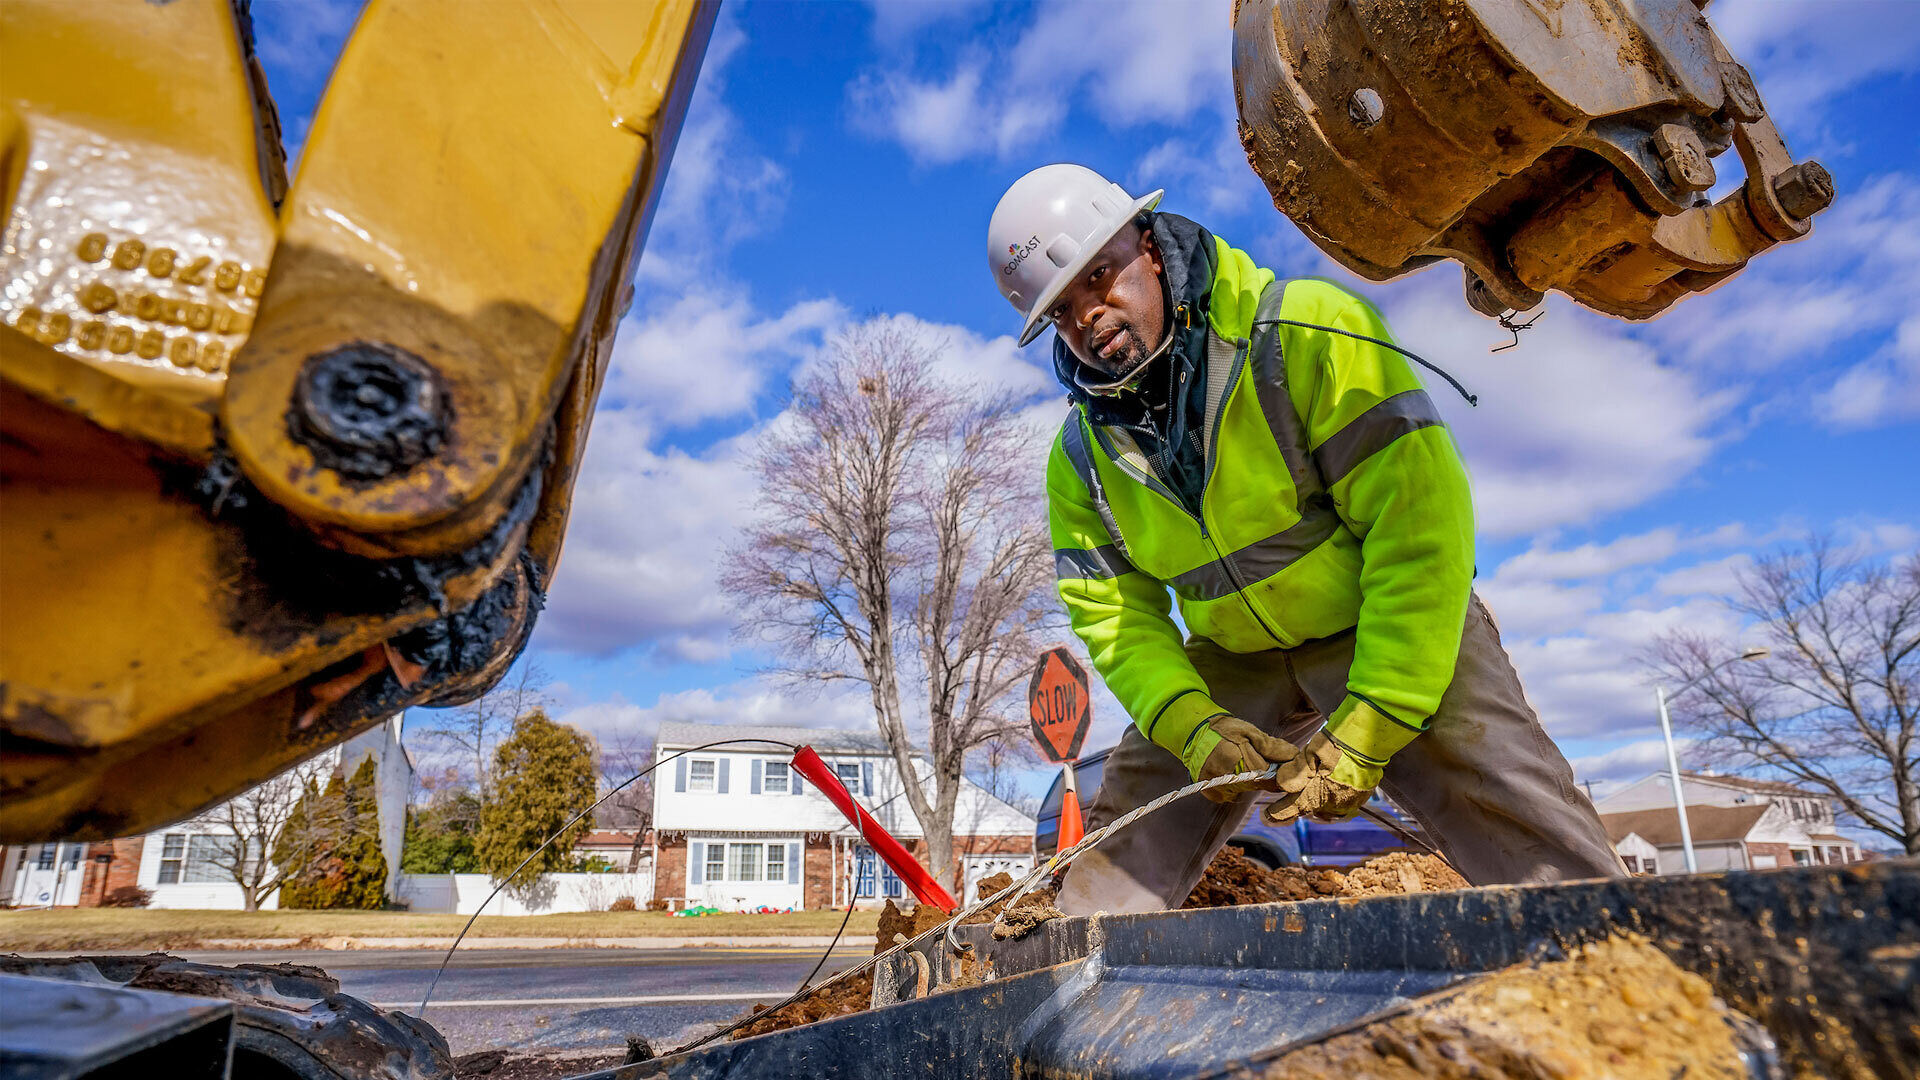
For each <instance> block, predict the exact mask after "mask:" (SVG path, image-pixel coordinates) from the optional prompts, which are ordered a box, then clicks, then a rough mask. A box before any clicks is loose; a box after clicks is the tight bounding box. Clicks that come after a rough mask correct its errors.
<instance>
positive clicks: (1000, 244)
mask: <svg viewBox="0 0 1920 1080" xmlns="http://www.w3.org/2000/svg"><path fill="white" fill-rule="evenodd" d="M1163 194H1165V192H1164V191H1154V192H1152V193H1151V194H1148V195H1146V196H1143V197H1141V198H1138V199H1136V198H1134V197H1133V196H1131V195H1129V194H1127V192H1126V189H1125V188H1122V187H1121V186H1120V185H1119V184H1116V183H1114V182H1112V181H1110V180H1108V179H1107V178H1106V177H1104V176H1101V175H1100V174H1099V173H1097V172H1094V171H1093V170H1092V169H1089V168H1086V167H1085V166H1082V165H1043V166H1041V167H1040V168H1038V169H1035V170H1033V171H1032V172H1030V173H1028V174H1027V175H1025V176H1023V177H1021V178H1020V179H1018V180H1015V181H1014V182H1013V186H1012V187H1010V188H1008V189H1007V193H1006V194H1005V195H1002V196H1000V205H998V206H996V207H994V208H993V220H992V221H990V222H988V223H987V265H988V266H989V267H990V268H991V269H992V271H993V280H994V283H995V284H997V285H999V286H1000V295H1001V296H1004V297H1006V298H1007V302H1008V303H1010V304H1012V305H1013V309H1014V310H1015V311H1018V312H1019V313H1020V315H1021V317H1022V318H1024V319H1025V320H1026V323H1025V324H1024V325H1023V326H1022V327H1021V328H1020V344H1022V345H1025V344H1027V343H1028V342H1031V341H1032V340H1033V339H1034V338H1036V337H1039V336H1040V331H1041V330H1042V329H1044V328H1045V327H1046V321H1047V309H1048V308H1051V307H1052V306H1053V304H1054V301H1056V300H1058V299H1059V298H1060V293H1061V292H1062V291H1063V290H1065V289H1066V287H1067V283H1068V282H1070V281H1072V280H1073V279H1074V278H1075V277H1077V276H1079V274H1080V271H1081V270H1083V269H1085V268H1086V265H1087V263H1089V262H1091V261H1092V260H1093V257H1094V255H1095V254H1097V253H1098V252H1099V251H1100V249H1101V248H1103V247H1106V246H1107V241H1109V240H1111V239H1113V238H1114V236H1115V235H1116V234H1117V233H1119V231H1120V230H1121V229H1122V228H1125V227H1126V224H1127V223H1128V222H1130V221H1132V220H1133V217H1134V215H1135V214H1138V213H1139V212H1140V211H1142V210H1151V209H1153V208H1154V207H1155V206H1158V205H1159V204H1160V196H1161V195H1163Z"/></svg>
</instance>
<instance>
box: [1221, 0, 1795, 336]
mask: <svg viewBox="0 0 1920 1080" xmlns="http://www.w3.org/2000/svg"><path fill="white" fill-rule="evenodd" d="M1702 7H1704V3H1701V4H1695V3H1693V2H1691V0H1238V2H1237V3H1236V6H1235V9H1234V54H1233V78H1234V88H1235V92H1236V95H1237V97H1238V100H1239V108H1240V139H1241V142H1242V144H1243V145H1244V146H1245V148H1246V152H1247V160H1248V162H1249V163H1250V164H1252V166H1253V170H1254V172H1256V173H1258V174H1259V175H1260V178H1261V179H1262V180H1263V181H1265V182H1266V185H1267V189H1268V191H1269V192H1270V193H1271V194H1272V195H1273V202H1274V205H1275V206H1276V207H1278V208H1279V209H1280V211H1281V212H1282V213H1284V214H1286V215H1287V216H1288V217H1290V218H1292V219H1293V220H1294V222H1295V223H1296V224H1298V225H1299V226H1300V229H1301V231H1303V232H1305V233H1306V234H1307V236H1308V237H1309V238H1310V239H1312V240H1313V242H1314V243H1315V244H1317V245H1319V247H1320V249H1321V250H1322V251H1325V252H1326V253H1327V254H1328V255H1330V256H1332V257H1333V258H1334V259H1336V260H1338V261H1339V262H1340V264H1341V265H1343V266H1345V267H1346V268H1348V269H1349V270H1352V271H1353V272H1354V273H1356V274H1359V275H1361V276H1363V277H1366V278H1370V279H1372V280H1375V281H1384V280H1387V279H1389V278H1393V277H1397V276H1399V275H1401V274H1404V273H1407V272H1408V271H1411V270H1415V269H1418V268H1419V267H1422V266H1425V265H1428V264H1430V263H1432V262H1435V261H1437V260H1440V259H1454V260H1457V261H1458V262H1460V263H1461V264H1462V265H1463V266H1464V267H1465V270H1466V290H1467V300H1468V302H1469V303H1471V304H1472V305H1473V307H1474V308H1475V309H1476V310H1478V311H1480V312H1482V313H1484V314H1488V315H1500V314H1502V313H1504V312H1506V311H1509V310H1524V309H1527V308H1531V307H1534V306H1535V305H1537V304H1539V303H1540V302H1541V301H1542V300H1543V299H1545V295H1546V293H1547V292H1548V291H1550V290H1555V289H1557V290H1559V291H1561V292H1563V293H1566V294H1567V295H1568V296H1571V297H1572V298H1573V299H1575V300H1577V301H1579V302H1580V303H1582V304H1585V305H1586V306H1588V307H1591V308H1595V309H1597V310H1599V311H1604V312H1606V313H1607V314H1609V315H1616V316H1620V317H1622V318H1627V319H1650V318H1653V317H1654V316H1656V315H1658V314H1660V313H1661V312H1662V311H1665V310H1666V309H1667V308H1668V307H1670V306H1671V305H1672V304H1673V303H1674V302H1675V301H1677V300H1679V299H1681V298H1682V297H1684V296H1686V295H1687V294H1689V293H1695V292H1704V291H1706V290H1708V289H1711V288H1713V287H1714V286H1715V285H1718V284H1719V283H1720V282H1722V281H1725V280H1726V279H1727V278H1729V277H1731V276H1733V275H1734V274H1736V273H1739V272H1740V270H1741V269H1742V268H1743V267H1745V266H1746V264H1747V260H1748V259H1751V258H1752V257H1754V256H1755V255H1758V254H1760V253H1761V252H1763V251H1765V250H1767V249H1768V248H1770V247H1772V246H1773V245H1774V244H1777V243H1781V242H1783V241H1787V240H1794V239H1797V238H1799V237H1801V236H1804V235H1806V234H1807V232H1808V230H1809V229H1811V228H1812V221H1811V220H1810V219H1811V218H1812V217H1813V215H1814V214H1816V213H1818V212H1819V211H1821V210H1823V209H1825V208H1826V207H1827V205H1828V204H1829V203H1831V202H1832V201H1833V181H1832V179H1831V178H1830V177H1829V176H1828V175H1827V171H1826V170H1825V169H1823V168H1821V167H1820V165H1819V164H1818V163H1817V162H1811V161H1809V162H1802V163H1798V164H1796V163H1795V162H1794V161H1793V159H1792V157H1791V156H1790V155H1789V154H1788V153H1787V148H1786V145H1785V144H1784V143H1783V142H1782V141H1781V138H1780V133H1779V132H1778V131H1777V130H1776V129H1775V128H1774V125H1773V121H1772V120H1770V119H1769V118H1768V117H1767V111H1766V106H1765V105H1764V104H1763V103H1762V102H1761V100H1760V94H1759V92H1758V91H1757V90H1756V89H1755V88H1754V84H1753V78H1752V76H1751V75H1750V74H1749V73H1748V72H1747V70H1746V69H1745V68H1744V67H1742V66H1740V64H1739V62H1738V61H1736V60H1735V59H1734V58H1733V56H1732V55H1731V54H1729V53H1728V52H1727V50H1726V47H1725V46H1723V45H1722V44H1721V43H1720V39H1719V38H1718V37H1716V36H1715V35H1714V32H1713V28H1712V27H1711V26H1709V25H1708V23H1707V19H1706V16H1705V14H1704V13H1703V12H1702V10H1701V8H1702ZM1730 147H1731V148H1732V149H1734V150H1735V151H1737V153H1738V155H1739V159H1740V163H1741V165H1742V166H1743V168H1744V170H1745V178H1744V180H1743V181H1742V182H1741V183H1740V184H1738V186H1735V187H1733V188H1732V189H1731V190H1729V191H1727V192H1726V194H1724V195H1722V196H1721V197H1720V198H1719V199H1718V200H1717V201H1710V200H1709V198H1708V192H1709V191H1711V190H1712V189H1714V188H1715V187H1716V185H1717V183H1718V181H1719V180H1720V179H1721V178H1720V176H1719V173H1718V171H1717V170H1716V167H1715V159H1716V157H1717V156H1718V155H1720V154H1722V153H1723V152H1725V151H1726V150H1727V149H1729V148H1730Z"/></svg>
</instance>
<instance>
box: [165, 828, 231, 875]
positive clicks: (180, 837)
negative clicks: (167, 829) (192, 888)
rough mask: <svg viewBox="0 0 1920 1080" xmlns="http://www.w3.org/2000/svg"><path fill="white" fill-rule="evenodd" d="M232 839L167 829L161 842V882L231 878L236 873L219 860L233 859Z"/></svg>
mask: <svg viewBox="0 0 1920 1080" xmlns="http://www.w3.org/2000/svg"><path fill="white" fill-rule="evenodd" d="M233 843H234V838H233V837H231V836H219V835H208V834H200V835H196V836H188V835H187V834H185V833H168V834H167V835H166V837H165V838H164V839H163V840H162V841H161V843H160V877H159V879H158V880H159V883H160V884H162V885H179V884H183V883H184V884H188V885H205V884H208V883H211V882H219V881H232V880H233V874H232V873H230V872H229V871H228V870H227V868H226V867H224V866H222V865H220V863H219V861H218V860H221V859H227V860H228V861H231V859H229V858H228V856H229V852H230V850H231V848H232V846H233Z"/></svg>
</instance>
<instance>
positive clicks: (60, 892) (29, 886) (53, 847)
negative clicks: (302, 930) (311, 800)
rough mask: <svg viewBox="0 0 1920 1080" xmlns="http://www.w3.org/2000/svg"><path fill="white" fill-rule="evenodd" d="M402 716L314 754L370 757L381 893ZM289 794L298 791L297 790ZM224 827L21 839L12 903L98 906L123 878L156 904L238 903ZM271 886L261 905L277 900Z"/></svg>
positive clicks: (400, 769)
mask: <svg viewBox="0 0 1920 1080" xmlns="http://www.w3.org/2000/svg"><path fill="white" fill-rule="evenodd" d="M401 723H402V718H401V717H399V716H395V717H392V718H390V719H389V720H387V721H386V722H385V723H383V724H379V725H376V726H374V727H372V728H369V729H367V730H366V731H363V732H361V733H360V734H358V735H356V736H354V737H353V738H351V739H349V740H347V741H346V742H344V743H342V744H341V745H339V746H338V747H335V748H333V749H330V750H327V751H325V753H324V754H323V755H322V756H321V757H320V758H319V759H318V760H319V761H321V762H323V763H327V762H330V763H331V764H332V765H333V766H334V767H335V768H339V767H342V765H344V768H345V769H346V771H347V772H349V773H351V772H352V770H354V769H357V768H359V767H360V762H361V761H362V760H364V759H366V758H367V757H369V756H371V757H372V758H373V759H374V775H375V777H376V778H377V781H378V787H377V789H376V796H375V801H376V804H377V805H378V807H379V813H380V849H381V851H382V852H383V853H384V854H385V855H386V857H387V881H388V883H389V892H391V891H392V889H393V887H394V886H396V885H397V883H398V880H399V875H400V843H401V839H402V837H403V836H404V835H405V832H406V810H407V798H408V795H409V790H410V788H411V787H412V784H413V764H412V762H411V761H410V760H409V759H408V757H407V754H406V751H405V750H404V749H403V748H402V747H401V745H400V730H401ZM294 797H296V798H297V797H298V796H297V793H296V795H295V796H294ZM231 835H232V832H231V831H230V830H229V829H228V828H227V826H226V825H225V823H224V822H223V821H222V818H221V809H220V808H219V807H215V808H213V809H212V810H209V811H208V812H207V813H205V814H202V815H200V816H199V817H196V818H193V819H190V820H188V821H183V822H180V823H179V824H177V825H173V826H171V827H169V828H166V829H162V830H160V831H159V832H153V833H148V834H147V835H145V836H133V837H124V838H122V839H119V840H106V841H96V842H90V843H89V842H76V843H46V844H27V845H24V846H23V847H22V848H21V849H20V850H21V851H22V853H23V858H21V860H20V862H19V865H18V868H17V869H16V870H15V872H14V873H13V875H12V876H11V877H10V879H9V882H10V884H11V886H12V895H13V902H14V903H15V904H17V905H19V906H21V907H98V906H99V905H100V903H101V901H102V900H103V899H105V897H106V896H107V894H108V893H110V892H112V891H113V890H114V889H117V888H120V887H121V886H125V885H138V886H139V887H141V888H143V889H150V890H152V892H153V900H152V903H151V905H150V906H152V907H156V908H228V909H237V908H241V907H244V906H245V903H244V901H243V899H242V897H241V893H240V886H239V885H237V884H235V883H234V881H233V878H232V877H231V876H230V875H229V874H228V873H227V872H226V871H224V870H222V869H221V868H220V867H218V866H215V865H214V864H213V862H212V859H213V858H214V856H215V855H216V853H217V852H218V851H219V849H220V845H221V844H223V843H224V842H225V840H226V838H227V837H229V836H231ZM278 904H279V897H278V894H277V893H276V894H275V895H273V896H270V897H268V898H267V899H266V901H265V902H264V903H263V904H262V905H261V906H262V907H268V908H271V907H277V906H278Z"/></svg>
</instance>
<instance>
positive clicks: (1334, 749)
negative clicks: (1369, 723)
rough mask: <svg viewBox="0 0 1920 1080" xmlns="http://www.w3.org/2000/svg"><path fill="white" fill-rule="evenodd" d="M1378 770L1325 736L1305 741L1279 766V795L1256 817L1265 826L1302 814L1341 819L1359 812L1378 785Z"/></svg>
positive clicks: (1323, 734)
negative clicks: (1302, 749)
mask: <svg viewBox="0 0 1920 1080" xmlns="http://www.w3.org/2000/svg"><path fill="white" fill-rule="evenodd" d="M1380 774H1381V769H1380V768H1379V767H1378V766H1373V765H1368V764H1366V763H1364V762H1362V761H1360V760H1358V759H1356V758H1354V757H1353V756H1352V755H1350V754H1348V753H1347V752H1346V751H1344V750H1342V749H1341V748H1340V746H1339V745H1338V744H1337V743H1335V742H1334V741H1333V740H1332V739H1331V738H1329V737H1328V736H1327V733H1326V732H1325V731H1322V732H1320V733H1319V734H1318V735H1315V736H1314V737H1313V738H1312V739H1309V740H1308V741H1307V749H1306V751H1305V752H1304V753H1302V754H1301V755H1300V756H1299V757H1297V758H1295V759H1293V761H1292V762H1290V763H1288V764H1286V765H1282V766H1280V775H1279V776H1277V777H1275V779H1276V780H1277V781H1278V782H1279V790H1280V792H1281V795H1280V797H1279V798H1278V799H1275V800H1274V801H1273V802H1271V803H1268V804H1267V808H1266V809H1265V810H1263V811H1261V813H1260V816H1261V817H1263V818H1265V819H1266V821H1267V824H1269V825H1286V824H1289V823H1291V822H1292V821H1293V819H1295V818H1297V817H1300V816H1301V815H1303V814H1304V815H1306V816H1308V817H1311V818H1313V819H1314V820H1315V821H1345V820H1347V819H1348V818H1350V817H1352V816H1353V815H1355V814H1357V813H1359V812H1360V808H1361V807H1363V806H1365V805H1367V800H1368V799H1371V798H1373V789H1374V788H1376V787H1378V786H1379V784H1380Z"/></svg>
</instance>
